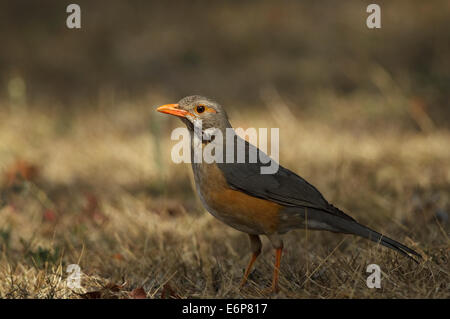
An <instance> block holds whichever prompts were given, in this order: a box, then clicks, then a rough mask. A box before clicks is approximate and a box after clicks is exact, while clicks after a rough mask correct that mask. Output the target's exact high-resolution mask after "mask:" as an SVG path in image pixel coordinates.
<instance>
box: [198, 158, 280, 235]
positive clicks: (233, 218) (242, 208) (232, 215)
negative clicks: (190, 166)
mask: <svg viewBox="0 0 450 319" xmlns="http://www.w3.org/2000/svg"><path fill="white" fill-rule="evenodd" d="M205 166H206V167H205ZM197 173H198V172H197ZM194 174H195V173H194ZM200 178H201V180H200ZM196 188H197V192H198V194H199V196H200V199H201V201H202V203H203V205H204V206H205V208H206V209H207V210H208V211H209V212H210V213H211V214H212V215H213V216H215V217H216V218H218V219H219V220H221V221H222V222H224V223H226V224H227V225H229V226H231V227H233V228H235V229H237V230H240V231H242V232H245V233H248V234H255V235H257V234H271V233H274V232H276V231H277V227H278V223H279V211H280V209H281V208H282V207H281V206H280V205H278V204H276V203H273V202H270V201H267V200H264V199H260V198H257V197H253V196H250V195H247V194H245V193H243V192H240V191H238V190H234V189H232V188H230V187H229V185H228V184H227V183H226V180H225V178H224V177H223V174H222V173H221V171H220V169H219V168H218V167H217V166H216V165H214V164H203V165H202V171H201V173H200V174H198V175H197V176H196Z"/></svg>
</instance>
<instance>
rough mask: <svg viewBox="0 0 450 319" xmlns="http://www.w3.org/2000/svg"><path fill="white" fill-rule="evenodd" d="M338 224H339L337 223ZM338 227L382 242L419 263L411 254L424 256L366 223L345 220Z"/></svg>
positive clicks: (343, 230) (346, 231) (349, 232)
mask: <svg viewBox="0 0 450 319" xmlns="http://www.w3.org/2000/svg"><path fill="white" fill-rule="evenodd" d="M336 226H337V225H336ZM338 228H339V229H340V231H342V232H345V233H348V234H354V235H358V236H361V237H363V238H366V239H369V240H371V241H373V242H376V243H380V244H381V245H383V246H385V247H388V248H391V249H393V250H396V251H398V252H399V253H401V254H402V255H405V256H407V257H409V258H411V259H412V260H414V261H415V262H416V263H419V262H418V261H417V260H416V259H415V258H414V257H412V256H411V255H414V256H417V257H419V258H422V256H421V255H419V254H418V253H417V252H415V251H414V250H412V249H411V248H409V247H406V246H405V245H403V244H401V243H399V242H397V241H395V240H393V239H391V238H389V237H386V236H384V235H382V234H380V233H378V232H376V231H374V230H372V229H370V228H368V227H366V226H364V225H361V224H359V223H358V222H356V221H347V220H345V221H343V222H341V223H339V226H338Z"/></svg>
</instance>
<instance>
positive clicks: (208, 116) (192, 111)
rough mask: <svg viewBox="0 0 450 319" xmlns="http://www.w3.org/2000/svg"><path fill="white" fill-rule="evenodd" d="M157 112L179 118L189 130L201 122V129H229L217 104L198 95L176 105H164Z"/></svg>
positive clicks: (223, 111)
mask: <svg viewBox="0 0 450 319" xmlns="http://www.w3.org/2000/svg"><path fill="white" fill-rule="evenodd" d="M156 110H157V111H158V112H161V113H166V114H171V115H175V116H178V117H180V118H181V120H182V121H183V122H184V123H185V124H186V126H187V127H188V129H189V130H192V131H193V130H194V125H196V124H197V123H199V121H201V123H202V129H203V130H206V129H212V128H217V129H220V130H225V129H226V128H227V127H231V125H230V123H229V122H228V117H227V114H226V113H225V110H224V109H223V108H222V106H220V104H219V103H217V102H215V101H213V100H211V99H208V98H206V97H203V96H200V95H192V96H187V97H185V98H182V99H181V100H180V101H178V103H176V104H165V105H162V106H160V107H158V108H157V109H156Z"/></svg>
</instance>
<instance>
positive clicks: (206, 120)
mask: <svg viewBox="0 0 450 319" xmlns="http://www.w3.org/2000/svg"><path fill="white" fill-rule="evenodd" d="M157 111H159V112H162V113H167V114H171V115H175V116H178V117H180V118H181V120H182V121H183V122H184V123H185V124H186V126H187V128H188V130H189V132H190V136H191V159H192V161H191V162H192V169H193V172H194V179H195V185H196V190H197V193H198V195H199V197H200V199H201V201H202V203H203V205H204V206H205V208H206V209H207V210H208V211H209V212H210V213H211V214H212V215H214V216H215V217H216V218H218V219H219V220H221V221H222V222H224V223H225V224H227V225H229V226H231V227H233V228H235V229H237V230H240V231H242V232H244V233H247V234H248V236H249V238H250V247H251V250H252V257H251V259H250V262H249V264H248V266H247V268H246V271H245V274H244V277H243V279H242V282H241V287H242V286H243V285H244V284H245V282H246V281H247V277H248V275H249V273H250V270H251V268H252V266H253V263H254V262H255V260H256V258H257V257H258V255H259V254H260V253H261V248H262V244H261V240H260V238H259V236H260V235H265V236H267V237H268V238H269V240H270V242H271V243H272V245H273V247H274V249H276V259H275V267H274V272H273V280H272V286H271V290H272V291H276V290H278V274H279V269H280V262H281V252H282V249H283V241H282V239H281V237H280V235H282V234H284V233H286V232H288V231H290V230H293V229H299V228H303V229H304V228H305V227H307V228H308V229H315V230H328V231H332V232H337V233H345V234H353V235H358V236H361V237H364V238H367V239H369V240H372V241H374V242H377V243H380V244H382V245H384V246H386V247H389V248H391V249H394V250H396V251H397V252H399V253H401V254H403V255H406V256H408V257H410V258H411V259H413V260H414V261H416V260H415V259H414V258H413V257H411V256H410V255H409V254H411V255H415V256H418V257H421V256H420V255H419V254H418V253H416V252H415V251H414V250H412V249H410V248H408V247H406V246H405V245H402V244H401V243H399V242H397V241H395V240H393V239H390V238H388V237H386V236H383V235H382V234H380V233H378V232H376V231H374V230H372V229H370V228H368V227H366V226H363V225H361V224H359V223H358V222H357V221H356V220H355V219H353V218H352V217H350V216H348V215H347V214H345V213H344V212H342V211H341V210H340V209H338V208H336V207H335V206H333V205H331V204H330V203H328V202H327V201H326V200H325V198H324V197H323V196H322V194H321V193H320V192H319V191H318V190H317V189H316V188H315V187H314V186H312V185H311V184H309V183H308V182H307V181H305V180H304V179H303V178H301V177H300V176H298V175H297V174H295V173H293V172H292V171H290V170H288V169H286V168H284V167H282V166H279V168H278V171H277V172H276V173H274V174H261V167H263V166H267V165H268V164H267V160H270V158H268V155H267V154H265V153H264V152H262V151H259V150H258V149H257V148H256V147H255V146H253V145H252V144H250V143H248V142H247V141H244V140H243V139H241V138H240V137H239V136H237V135H236V134H234V135H233V141H232V142H233V144H232V145H234V146H232V148H234V149H235V146H236V145H239V143H237V142H238V140H239V142H241V143H243V144H244V145H245V159H246V160H245V162H244V163H242V161H240V162H238V161H229V160H225V159H224V160H223V161H212V162H211V161H208V162H211V163H207V162H206V161H201V162H199V161H197V162H198V163H196V161H194V158H193V156H194V155H193V153H194V151H193V148H194V147H195V146H194V144H195V140H196V139H195V138H194V137H195V136H196V135H199V134H200V135H202V136H198V138H199V139H198V140H197V141H200V140H201V141H202V143H201V147H205V145H207V144H209V143H219V141H217V140H216V139H215V138H213V137H212V135H211V130H217V129H218V130H220V131H221V133H222V134H221V135H222V136H223V137H225V136H226V131H227V129H229V128H232V126H231V124H230V122H229V121H228V117H227V114H226V113H225V110H224V109H223V108H222V106H220V105H219V104H218V103H217V102H215V101H213V100H210V99H208V98H205V97H202V96H197V95H195V96H188V97H185V98H183V99H181V100H180V101H179V102H178V103H176V104H166V105H163V106H160V107H159V108H158V109H157ZM199 120H201V124H202V126H201V130H200V131H199V130H196V129H195V127H196V123H199ZM227 143H230V139H228V138H225V139H224V140H223V142H222V143H221V144H220V147H223V154H226V152H227ZM196 145H199V143H198V142H197V144H196ZM241 145H242V144H241ZM252 149H253V150H254V149H257V150H258V151H259V153H258V154H259V157H258V159H257V161H256V162H255V161H253V163H252V162H250V161H249V160H248V157H249V151H250V150H252ZM235 151H236V149H235ZM235 151H233V154H234V155H233V156H236V153H237V152H235ZM230 153H231V152H230ZM223 156H226V155H223ZM416 262H417V261H416Z"/></svg>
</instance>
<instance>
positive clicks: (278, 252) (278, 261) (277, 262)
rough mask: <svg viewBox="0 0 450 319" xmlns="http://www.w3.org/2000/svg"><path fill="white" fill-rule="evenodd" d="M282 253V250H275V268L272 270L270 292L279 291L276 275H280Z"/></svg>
mask: <svg viewBox="0 0 450 319" xmlns="http://www.w3.org/2000/svg"><path fill="white" fill-rule="evenodd" d="M282 251H283V248H277V250H276V257H275V267H274V269H273V280H272V287H271V291H272V292H276V291H278V290H279V288H278V275H279V273H280V264H281V252H282Z"/></svg>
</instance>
